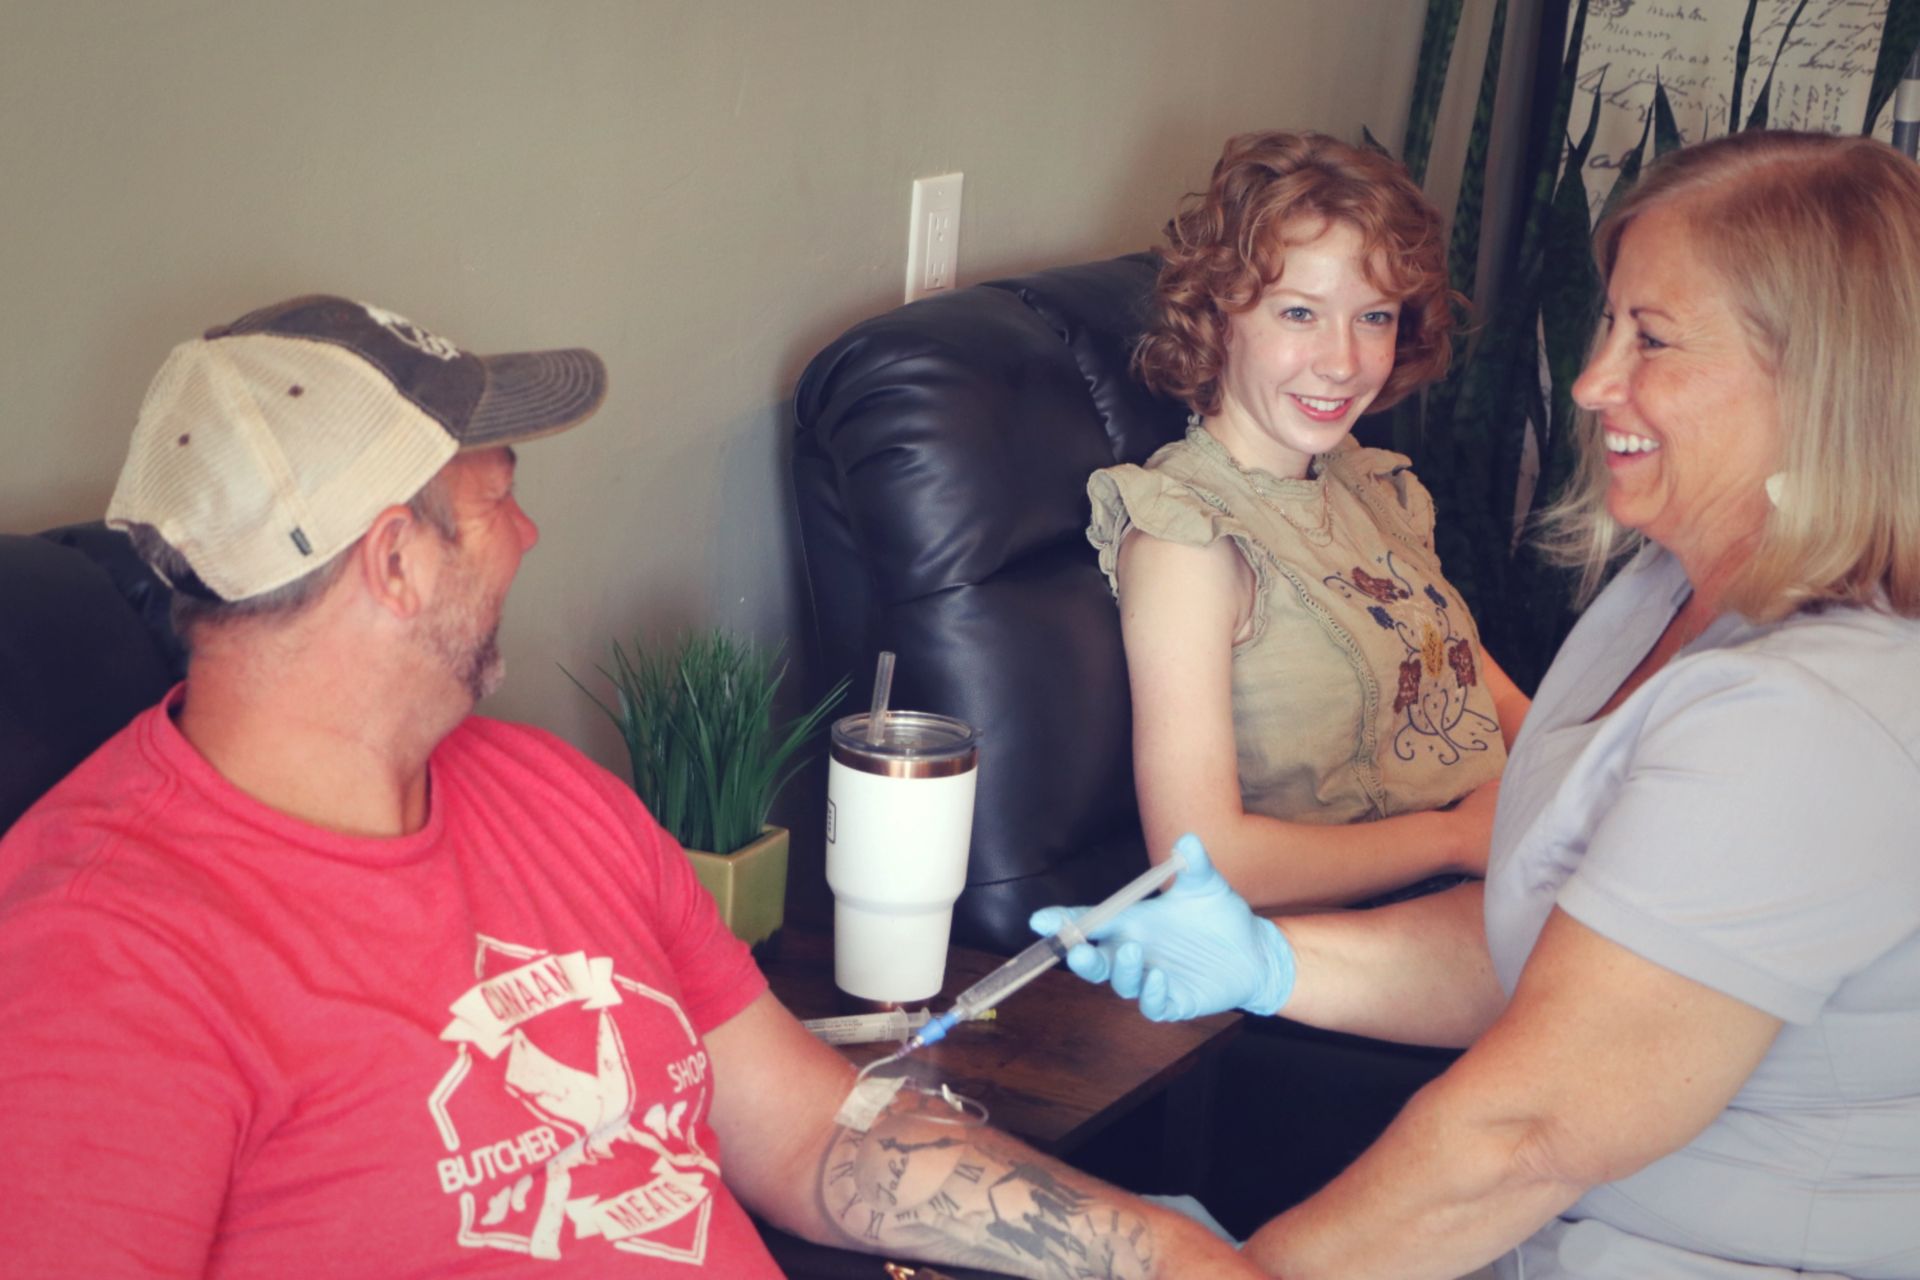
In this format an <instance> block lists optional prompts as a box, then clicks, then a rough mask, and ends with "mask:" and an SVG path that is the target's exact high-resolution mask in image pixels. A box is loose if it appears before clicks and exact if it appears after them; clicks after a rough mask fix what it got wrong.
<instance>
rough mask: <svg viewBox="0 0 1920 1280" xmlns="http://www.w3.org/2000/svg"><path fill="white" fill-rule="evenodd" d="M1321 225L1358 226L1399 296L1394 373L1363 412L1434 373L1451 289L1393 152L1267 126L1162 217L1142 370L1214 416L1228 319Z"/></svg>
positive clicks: (1449, 319) (1431, 227)
mask: <svg viewBox="0 0 1920 1280" xmlns="http://www.w3.org/2000/svg"><path fill="white" fill-rule="evenodd" d="M1329 223H1338V224H1341V225H1344V226H1349V227H1352V228H1353V229H1354V230H1355V231H1357V232H1359V233H1360V239H1361V243H1362V244H1363V245H1364V246H1365V249H1364V252H1365V258H1364V266H1363V270H1364V271H1365V273H1366V277H1367V280H1368V282H1369V283H1370V284H1372V285H1373V286H1374V287H1375V288H1378V289H1379V290H1381V291H1382V292H1383V293H1385V294H1386V295H1387V296H1388V297H1389V298H1391V299H1393V300H1395V301H1397V302H1399V303H1400V325H1399V331H1398V334H1397V335H1396V337H1395V340H1394V348H1395V349H1394V361H1393V372H1392V373H1391V374H1389V375H1388V377H1387V381H1386V385H1385V386H1383V387H1382V388H1381V389H1380V394H1379V395H1378V396H1376V397H1375V398H1374V401H1373V403H1372V405H1371V406H1370V407H1369V412H1377V411H1379V410H1381V409H1386V408H1389V407H1391V406H1392V405H1394V404H1396V403H1398V402H1399V401H1400V400H1402V399H1404V398H1405V397H1406V396H1407V395H1408V393H1410V392H1412V391H1414V390H1416V389H1417V388H1419V387H1421V386H1423V385H1425V384H1426V383H1429V382H1432V381H1433V380H1435V379H1436V378H1438V377H1440V376H1441V375H1442V374H1443V373H1445V372H1446V370H1447V364H1448V362H1449V361H1450V360H1451V359H1452V355H1453V344H1452V338H1451V332H1452V329H1453V303H1454V300H1455V298H1456V297H1457V295H1456V294H1454V292H1453V291H1452V290H1451V289H1449V288H1448V287H1447V260H1446V244H1445V240H1444V237H1443V236H1442V235H1441V224H1440V215H1439V213H1438V212H1436V211H1435V210H1434V207H1433V206H1432V205H1431V204H1429V203H1428V202H1427V198H1426V196H1425V195H1424V194H1423V193H1422V192H1421V190H1420V188H1419V187H1418V186H1416V185H1415V184H1414V181H1413V179H1412V177H1410V176H1409V175H1408V173H1407V171H1406V169H1405V168H1404V167H1402V166H1401V164H1400V163H1399V161H1397V160H1394V159H1393V158H1391V157H1390V156H1385V155H1381V154H1379V153H1378V152H1374V151H1365V150H1362V149H1361V148H1359V147H1352V146H1348V145H1347V144H1346V143H1344V142H1340V141H1338V140H1336V139H1334V138H1329V137H1327V136H1326V135H1324V134H1319V133H1282V132H1277V131H1274V132H1266V133H1243V134H1240V135H1238V136H1237V137H1233V138H1229V139H1228V140H1227V145H1226V149H1225V150H1224V151H1222V152H1221V154H1220V159H1219V162H1218V163H1216V164H1215V165H1214V166H1213V180H1212V182H1211V183H1210V184H1209V185H1208V187H1207V190H1206V191H1205V192H1195V193H1193V194H1190V195H1188V196H1187V197H1186V198H1185V199H1184V200H1183V201H1182V202H1181V206H1180V210H1179V212H1177V213H1176V214H1174V216H1173V218H1172V220H1171V221H1169V222H1168V223H1167V247H1166V249H1165V250H1164V251H1163V254H1164V257H1165V259H1166V265H1165V266H1164V267H1162V268H1161V271H1160V278H1159V280H1158V281H1157V282H1156V283H1155V285H1154V304H1155V317H1154V321H1153V324H1152V326H1151V327H1150V328H1149V329H1148V330H1147V333H1146V335H1145V336H1144V337H1142V338H1141V340H1140V345H1139V347H1138V348H1137V349H1136V350H1135V352H1134V367H1135V369H1136V370H1137V371H1138V372H1139V374H1140V376H1141V378H1142V379H1143V380H1144V381H1145V382H1146V383H1147V385H1148V386H1150V387H1152V388H1153V389H1154V390H1156V391H1160V392H1162V393H1164V394H1166V395H1171V396H1175V397H1178V398H1179V399H1181V400H1184V401H1185V402H1186V403H1187V405H1188V407H1190V408H1191V409H1193V411H1194V412H1196V413H1199V414H1202V415H1208V414H1214V413H1218V412H1219V411H1220V377H1221V375H1222V374H1223V373H1224V372H1225V371H1226V367H1227V326H1228V322H1229V321H1230V320H1231V319H1232V318H1233V317H1234V316H1236V315H1238V314H1240V313H1241V312H1243V311H1250V310H1252V309H1253V307H1254V305H1255V304H1256V303H1258V302H1259V301H1260V299H1261V297H1262V296H1263V295H1264V294H1265V293H1266V291H1267V289H1268V288H1269V287H1271V286H1272V285H1273V283H1274V282H1275V281H1277V280H1278V279H1279V278H1280V273H1281V270H1282V268H1283V267H1284V266H1285V264H1286V256H1287V250H1288V249H1289V248H1290V247H1291V246H1293V245H1296V244H1303V243H1305V242H1306V241H1308V240H1310V239H1313V238H1314V237H1317V236H1318V235H1319V234H1320V233H1321V231H1322V230H1323V229H1324V228H1325V227H1326V225H1327V224H1329ZM1290 233H1291V234H1290ZM1461 301H1462V302H1464V301H1465V300H1464V299H1461Z"/></svg>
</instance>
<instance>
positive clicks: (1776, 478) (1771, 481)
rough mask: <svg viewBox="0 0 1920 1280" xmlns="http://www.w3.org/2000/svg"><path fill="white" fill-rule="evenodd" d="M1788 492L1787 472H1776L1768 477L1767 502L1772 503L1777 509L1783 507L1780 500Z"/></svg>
mask: <svg viewBox="0 0 1920 1280" xmlns="http://www.w3.org/2000/svg"><path fill="white" fill-rule="evenodd" d="M1786 491H1787V473H1786V472H1784V471H1776V472H1774V473H1773V474H1772V475H1770V476H1768V477H1767V501H1768V502H1771V503H1772V504H1773V505H1774V506H1775V507H1776V508H1777V507H1779V506H1781V505H1782V503H1781V501H1780V498H1781V495H1783V494H1785V493H1786Z"/></svg>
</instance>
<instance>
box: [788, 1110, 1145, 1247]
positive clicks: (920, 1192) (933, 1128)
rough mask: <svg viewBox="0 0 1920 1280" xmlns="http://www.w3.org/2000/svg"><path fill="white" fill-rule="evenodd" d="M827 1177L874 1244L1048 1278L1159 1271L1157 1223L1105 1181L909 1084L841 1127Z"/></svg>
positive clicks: (858, 1232)
mask: <svg viewBox="0 0 1920 1280" xmlns="http://www.w3.org/2000/svg"><path fill="white" fill-rule="evenodd" d="M820 1189H821V1194H822V1196H823V1197H824V1199H825V1205H826V1210H827V1214H828V1216H829V1217H830V1218H831V1219H832V1220H833V1221H834V1222H836V1223H837V1224H839V1227H840V1229H841V1230H842V1231H844V1232H846V1233H847V1235H848V1236H850V1237H852V1238H853V1239H854V1240H856V1241H858V1242H859V1243H860V1244H861V1245H862V1246H863V1247H865V1248H868V1249H879V1248H886V1249H896V1250H899V1251H900V1252H902V1253H908V1254H912V1255H914V1256H917V1257H922V1258H931V1259H934V1260H936V1261H942V1262H961V1263H966V1264H968V1265H976V1266H981V1267H986V1268H991V1269H994V1270H1000V1271H1012V1272H1017V1273H1019V1274H1022V1275H1028V1276H1034V1277H1041V1278H1044V1280H1090V1278H1093V1277H1099V1278H1101V1280H1146V1278H1147V1277H1150V1276H1152V1275H1153V1274H1154V1257H1155V1241H1154V1233H1153V1231H1152V1229H1151V1227H1150V1225H1149V1224H1148V1222H1147V1221H1146V1219H1145V1218H1143V1217H1141V1216H1140V1215H1139V1214H1138V1213H1135V1212H1133V1211H1131V1210H1130V1209H1128V1208H1126V1207H1124V1206H1123V1205H1121V1204H1120V1203H1118V1202H1117V1201H1116V1200H1115V1198H1114V1197H1113V1195H1112V1193H1111V1192H1110V1191H1109V1190H1108V1189H1107V1188H1106V1187H1103V1186H1101V1185H1100V1184H1099V1183H1098V1182H1096V1181H1094V1180H1093V1179H1091V1178H1087V1177H1085V1176H1083V1175H1081V1174H1079V1173H1076V1172H1075V1171H1073V1170H1071V1169H1068V1168H1066V1167H1065V1166H1062V1165H1059V1164H1056V1163H1054V1162H1052V1161H1049V1160H1046V1159H1045V1158H1044V1157H1041V1156H1039V1155H1036V1154H1035V1153H1034V1152H1033V1151H1031V1150H1029V1149H1027V1148H1025V1147H1023V1146H1021V1145H1020V1144H1019V1143H1017V1142H1015V1141H1013V1140H1012V1139H1010V1138H1007V1137H1005V1136H1004V1135H1002V1134H999V1133H995V1132H994V1131H993V1130H991V1129H989V1128H986V1127H985V1126H982V1125H978V1124H974V1123H972V1122H970V1121H964V1120H962V1118H961V1117H960V1116H959V1115H958V1114H957V1113H956V1112H955V1111H954V1110H953V1109H952V1108H950V1107H949V1106H947V1105H946V1104H945V1103H944V1102H942V1101H941V1100H939V1099H937V1098H928V1097H927V1096H925V1095H923V1094H916V1093H912V1092H910V1091H909V1092H906V1093H902V1094H901V1095H900V1097H899V1098H898V1099H897V1100H896V1101H895V1102H894V1104H893V1105H892V1106H891V1107H890V1108H888V1110H887V1111H886V1112H885V1113H883V1114H882V1115H881V1116H880V1118H879V1119H878V1120H877V1121H875V1122H874V1124H873V1126H872V1127H871V1128H870V1129H869V1130H867V1131H866V1132H864V1133H863V1132H860V1131H858V1130H854V1129H846V1128H842V1129H840V1130H838V1131H837V1132H836V1133H835V1135H834V1141H833V1145H832V1146H831V1148H830V1149H829V1151H828V1154H827V1159H826V1161H825V1163H824V1165H823V1166H822V1169H821V1179H820Z"/></svg>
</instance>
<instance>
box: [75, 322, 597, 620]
mask: <svg viewBox="0 0 1920 1280" xmlns="http://www.w3.org/2000/svg"><path fill="white" fill-rule="evenodd" d="M606 390H607V373H606V367H605V366H604V365H603V364H602V363H601V361H600V357H599V356H597V355H595V354H594V353H593V352H591V351H586V350H583V349H578V348H575V349H571V350H561V351H535V352H526V353H520V354H514V355H494V356H476V355H472V354H470V353H468V352H465V351H462V350H461V349H460V348H458V347H456V346H455V345H454V344H453V343H451V342H449V341H447V340H446V339H445V338H442V337H439V336H438V335H436V334H433V333H429V332H428V331H427V330H425V329H422V328H421V327H420V326H419V325H416V324H414V323H413V322H412V321H410V320H408V319H406V318H405V317H403V316H399V315H395V314H394V313H393V312H391V311H387V310H384V309H382V308H380V307H375V306H369V305H367V304H366V303H362V302H353V301H350V300H349V299H346V298H336V297H331V296H327V295H318V294H316V295H310V296H307V297H301V298H293V299H290V300H289V301H286V302H280V303H275V304H274V305H272V306H270V307H262V308H260V309H259V310H258V311H253V312H249V313H248V314H247V315H244V316H242V317H241V318H240V319H238V320H235V321H234V322H233V323H232V324H227V325H221V326H220V327H218V328H214V329H209V330H207V332H206V333H205V335H203V336H202V337H200V338H197V339H195V340H193V341H191V342H183V343H181V344H180V345H179V346H177V347H175V348H174V349H173V353H172V354H171V355H169V356H168V357H167V360H166V363H165V364H163V365H162V366H161V367H160V372H159V373H158V374H156V375H155V376H154V379H153V385H152V386H150V387H149V388H148V389H147V395H146V399H145V400H144V401H143V402H142V403H141V406H140V418H139V421H138V423H137V424H136V425H135V427H134V429H133V442H132V444H131V446H130V447H129V449H128V452H127V461H126V465H125V466H124V467H122V468H121V470H120V480H119V483H118V484H117V485H116V486H115V488H114V492H113V499H112V501H111V502H109V503H108V505H107V523H108V524H110V525H112V526H114V527H115V528H126V527H128V526H129V525H135V524H145V525H151V526H152V527H153V528H154V529H155V530H157V531H158V532H159V534H160V536H161V537H162V538H164V539H165V540H166V541H167V543H168V545H169V546H171V547H172V548H173V549H174V550H175V551H178V552H179V553H180V554H181V556H183V557H184V558H185V559H186V561H187V563H188V564H189V565H191V566H192V569H193V577H194V578H195V579H197V581H183V582H175V583H173V586H174V587H175V588H177V589H179V590H182V591H185V592H187V593H188V594H191V595H199V596H204V597H208V598H214V599H220V600H226V601H235V600H245V599H247V598H249V597H251V596H256V595H259V594H261V593H262V592H265V591H271V590H273V589H274V588H275V587H279V586H283V585H285V584H286V583H289V582H291V581H293V580H294V579H295V578H298V577H300V576H301V575H303V574H306V573H308V572H310V571H312V570H314V569H317V568H319V567H320V566H321V565H323V564H325V563H326V562H327V561H329V560H331V559H332V558H333V557H334V556H336V555H338V554H339V553H340V552H341V551H344V550H345V549H346V548H347V547H349V546H351V545H352V544H353V543H354V542H355V541H356V540H357V539H358V538H359V537H360V536H361V535H362V534H364V533H365V532H366V531H367V530H368V529H369V528H371V527H372V525H373V520H374V517H375V516H377V515H378V514H379V513H380V512H381V511H383V510H385V509H386V508H388V507H390V506H392V505H394V504H395V503H399V502H405V501H407V500H408V499H409V498H411V497H413V495H414V494H416V493H418V492H419V491H420V489H421V487H422V486H424V485H425V484H426V483H427V481H429V480H431V479H432V478H433V476H434V474H435V473H436V472H438V471H439V470H440V468H441V467H442V466H444V465H445V464H446V462H447V460H448V459H449V458H451V457H453V455H454V454H456V453H458V452H460V451H461V450H463V449H483V448H491V447H493V446H496V445H504V444H512V443H514V442H516V441H521V440H528V439H532V438H533V437H535V436H543V435H549V434H551V433H553V432H556V431H563V430H565V429H566V428H568V427H571V426H573V425H575V424H576V423H579V422H581V421H583V420H584V419H585V418H587V417H588V416H589V415H591V414H592V413H593V411H594V410H595V409H597V408H599V407H600V401H601V400H602V399H603V398H605V396H606Z"/></svg>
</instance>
